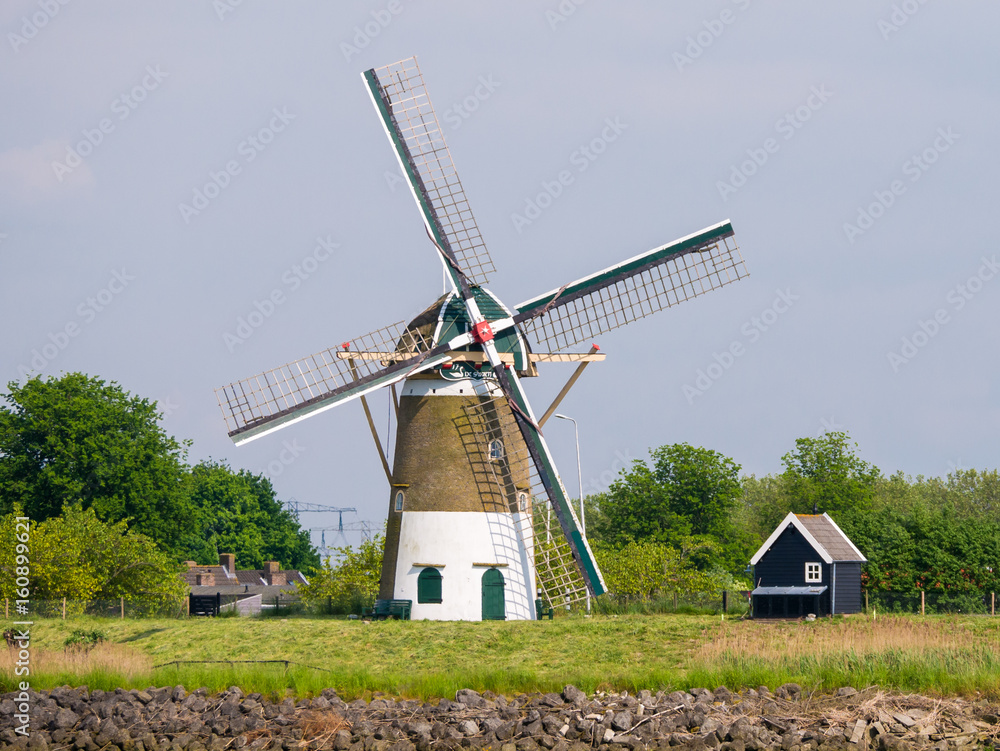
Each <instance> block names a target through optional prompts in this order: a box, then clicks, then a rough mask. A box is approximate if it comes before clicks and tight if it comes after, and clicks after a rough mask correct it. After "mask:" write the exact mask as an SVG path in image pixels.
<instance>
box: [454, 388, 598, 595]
mask: <svg viewBox="0 0 1000 751" xmlns="http://www.w3.org/2000/svg"><path fill="white" fill-rule="evenodd" d="M464 412H465V418H466V421H467V422H466V425H467V426H468V431H469V435H470V436H472V440H471V441H466V445H467V446H469V447H471V449H470V451H471V452H472V453H474V454H475V455H476V456H481V455H483V452H484V451H488V447H489V446H490V444H491V443H492V442H494V441H496V440H498V439H500V440H502V441H503V456H502V457H500V458H497V459H492V460H489V459H488V460H486V461H482V460H478V464H479V471H478V472H477V485H479V486H480V495H481V496H484V497H497V496H498V495H499V497H501V498H503V499H504V504H505V507H506V509H505V510H506V511H507V512H509V513H511V514H520V517H519V519H520V523H518V524H516V527H517V530H518V533H519V535H520V537H521V543H522V544H523V546H524V548H525V550H527V551H529V555H531V557H532V559H533V563H534V567H535V586H536V588H537V589H538V591H539V592H540V594H541V599H542V600H543V601H544V602H546V603H548V604H550V605H554V606H558V605H574V604H579V603H583V602H585V601H586V598H587V585H586V582H585V581H584V578H583V573H582V572H581V570H580V564H579V562H578V561H577V560H576V558H575V557H574V555H573V551H572V548H571V547H570V545H569V541H568V540H567V539H566V536H565V534H564V533H563V529H562V526H561V525H560V524H559V521H558V516H557V511H556V508H555V507H554V505H553V504H552V499H551V498H550V497H549V495H548V493H547V492H546V490H545V484H544V483H543V482H542V480H541V477H540V476H539V474H538V470H537V468H536V467H535V464H534V462H533V461H532V459H531V456H530V454H529V452H528V447H527V445H526V444H525V443H524V441H523V439H522V438H521V434H520V429H519V428H518V426H517V423H516V420H515V417H514V413H513V412H512V411H511V409H510V407H509V406H508V403H507V399H506V397H504V396H502V395H491V396H482V397H481V398H480V400H479V401H478V402H476V403H470V404H467V405H466V406H465V407H464ZM553 479H554V480H555V481H556V482H560V483H561V480H559V478H553ZM486 486H488V487H486ZM560 486H561V485H560ZM563 493H564V495H565V490H564V491H563ZM524 496H526V497H524ZM569 513H570V516H571V517H572V524H574V525H575V526H576V528H577V529H579V527H580V525H579V521H578V519H577V518H576V514H575V513H574V512H573V510H572V507H570V508H569Z"/></svg>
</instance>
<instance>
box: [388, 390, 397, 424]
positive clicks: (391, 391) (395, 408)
mask: <svg viewBox="0 0 1000 751" xmlns="http://www.w3.org/2000/svg"><path fill="white" fill-rule="evenodd" d="M389 393H390V394H392V409H393V413H394V414H395V416H396V420H397V421H399V397H398V396H396V384H395V383H394V384H392V385H391V386H389Z"/></svg>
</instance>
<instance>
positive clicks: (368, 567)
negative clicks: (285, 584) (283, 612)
mask: <svg viewBox="0 0 1000 751" xmlns="http://www.w3.org/2000/svg"><path fill="white" fill-rule="evenodd" d="M335 550H336V553H337V561H338V562H337V563H336V564H333V563H332V559H331V558H327V559H326V560H324V561H323V567H322V568H321V569H320V570H319V571H318V572H316V573H315V574H313V575H312V576H311V577H310V579H309V584H308V585H306V586H299V593H300V594H301V597H302V599H303V600H304V601H305V602H306V603H308V604H310V605H313V606H320V607H327V606H329V607H331V608H332V610H333V612H360V610H361V608H364V607H370V606H371V605H372V603H374V601H375V598H376V597H377V596H378V588H379V579H380V578H381V575H382V554H383V551H384V550H385V535H383V534H377V535H375V536H374V537H373V538H372V539H371V540H366V541H365V542H362V543H361V546H360V547H359V548H358V549H357V550H355V549H354V548H350V547H345V548H335Z"/></svg>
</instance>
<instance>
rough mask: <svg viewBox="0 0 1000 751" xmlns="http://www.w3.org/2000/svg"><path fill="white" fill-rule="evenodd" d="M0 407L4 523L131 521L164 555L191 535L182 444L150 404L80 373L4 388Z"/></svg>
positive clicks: (0, 494)
mask: <svg viewBox="0 0 1000 751" xmlns="http://www.w3.org/2000/svg"><path fill="white" fill-rule="evenodd" d="M7 388H8V389H9V392H8V393H6V394H3V398H4V400H5V401H6V402H7V405H6V406H0V513H9V512H10V511H11V509H13V507H14V504H15V503H21V504H22V507H23V509H24V512H25V515H26V516H29V517H31V518H32V519H33V520H35V521H43V520H45V519H49V518H51V517H55V516H58V515H59V514H60V513H61V511H62V508H63V506H64V505H65V504H75V503H78V502H79V503H80V504H82V506H83V508H92V509H93V510H94V512H95V513H96V515H97V517H98V518H99V519H101V520H104V521H108V522H117V521H128V523H129V525H130V527H131V528H132V529H134V530H135V531H137V532H141V533H143V534H146V535H148V536H150V537H151V538H153V539H154V540H156V541H157V542H159V543H161V544H163V545H164V546H166V547H167V548H168V549H169V548H172V547H173V546H174V545H176V543H177V540H178V539H179V538H180V537H182V536H183V535H184V534H185V533H186V532H188V531H189V530H190V529H191V519H192V514H191V509H190V506H189V505H188V503H187V499H186V496H185V493H184V484H183V482H182V479H183V476H184V472H185V466H184V460H185V456H186V446H187V444H181V443H178V442H177V440H175V439H174V438H172V437H171V436H168V435H167V434H166V433H165V432H164V431H163V429H162V428H161V427H160V425H159V424H158V420H159V419H160V417H161V415H160V414H159V413H158V412H157V409H156V403H155V402H151V401H148V400H146V399H140V398H138V397H135V396H132V395H131V394H129V393H128V392H127V391H125V390H123V389H122V388H121V387H120V386H119V385H118V384H117V383H115V382H113V381H112V382H111V383H105V382H104V381H102V380H100V379H98V378H91V377H88V376H86V375H83V374H82V373H69V374H67V375H63V376H62V377H60V378H54V377H49V378H48V379H46V380H42V379H41V378H38V377H36V378H32V379H30V380H28V381H27V382H26V383H25V384H24V385H23V386H19V385H18V384H17V383H16V382H10V383H9V384H8V385H7Z"/></svg>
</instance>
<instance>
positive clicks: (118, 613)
mask: <svg viewBox="0 0 1000 751" xmlns="http://www.w3.org/2000/svg"><path fill="white" fill-rule="evenodd" d="M186 600H187V598H185V599H183V600H172V601H171V600H163V599H160V598H149V599H127V598H125V597H119V598H118V599H117V600H70V599H68V598H65V597H63V598H62V599H59V600H31V603H30V605H29V606H28V613H27V614H20V613H17V612H16V611H15V608H14V601H13V600H4V617H5V618H6V619H8V620H9V619H10V618H12V617H13V618H17V619H19V620H23V619H25V618H28V617H29V616H30V617H38V618H72V617H74V616H81V615H91V616H98V617H101V618H180V617H183V616H186V615H187V601H186Z"/></svg>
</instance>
